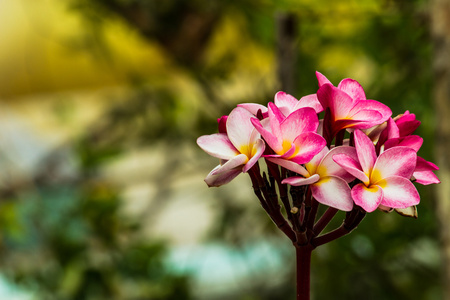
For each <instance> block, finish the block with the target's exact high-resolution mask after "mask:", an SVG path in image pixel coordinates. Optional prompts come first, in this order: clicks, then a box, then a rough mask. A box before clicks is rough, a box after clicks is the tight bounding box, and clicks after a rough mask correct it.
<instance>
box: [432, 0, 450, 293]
mask: <svg viewBox="0 0 450 300" xmlns="http://www.w3.org/2000/svg"><path fill="white" fill-rule="evenodd" d="M431 31H432V38H433V44H434V63H433V71H434V82H435V85H434V105H435V111H436V123H437V125H438V126H437V129H436V147H435V148H436V155H437V160H436V161H437V165H438V166H439V168H440V170H439V174H438V176H439V178H440V180H441V182H442V184H439V185H437V186H436V189H437V203H436V209H437V216H438V218H439V221H440V225H441V226H440V235H441V243H442V255H443V258H444V262H445V263H444V264H443V268H444V270H443V271H444V282H443V285H442V286H443V287H444V289H445V290H444V299H446V300H450V222H449V220H450V184H449V182H450V154H449V149H450V0H432V1H431Z"/></svg>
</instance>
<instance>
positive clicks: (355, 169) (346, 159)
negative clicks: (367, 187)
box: [333, 154, 369, 184]
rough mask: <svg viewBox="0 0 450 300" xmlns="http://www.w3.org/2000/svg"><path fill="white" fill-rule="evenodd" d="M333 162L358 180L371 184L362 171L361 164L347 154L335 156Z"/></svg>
mask: <svg viewBox="0 0 450 300" xmlns="http://www.w3.org/2000/svg"><path fill="white" fill-rule="evenodd" d="M333 160H334V162H335V163H337V164H338V165H339V166H341V167H342V168H344V170H346V171H347V172H348V173H350V174H351V175H353V176H354V177H356V178H358V179H359V180H361V181H362V182H365V183H367V184H369V177H368V176H367V175H366V174H365V173H364V172H363V171H362V168H361V165H360V163H359V162H358V161H357V160H355V159H354V158H353V157H351V156H348V155H347V154H336V155H333Z"/></svg>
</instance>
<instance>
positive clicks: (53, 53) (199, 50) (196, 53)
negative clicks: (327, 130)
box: [0, 0, 448, 300]
mask: <svg viewBox="0 0 450 300" xmlns="http://www.w3.org/2000/svg"><path fill="white" fill-rule="evenodd" d="M286 16H288V17H290V18H291V20H295V22H294V23H293V26H292V28H291V32H290V33H291V36H293V39H292V40H291V42H293V46H294V48H293V49H294V51H293V53H291V55H292V58H293V59H292V60H288V61H287V62H286V58H284V60H283V57H282V56H280V55H278V56H277V53H280V47H283V41H282V39H280V35H281V33H280V30H279V27H277V26H279V25H280V20H281V19H282V18H283V17H286ZM0 24H1V26H0V41H1V44H0V101H1V102H0V108H1V109H0V124H1V126H0V197H1V200H0V274H1V276H0V282H1V284H0V299H21V300H22V299H27V300H36V299H64V300H66V299H67V300H69V299H70V300H72V299H74V300H75V299H80V300H81V299H87V300H91V299H96V300H97V299H99V300H101V299H124V300H125V299H126V300H138V299H152V300H153V299H158V300H163V299H174V300H175V299H177V300H184V299H205V300H206V299H213V300H215V299H218V300H222V299H223V300H225V299H238V300H259V299H294V296H295V281H294V259H295V256H294V249H293V247H292V246H291V245H290V242H289V240H288V239H287V238H285V237H284V236H282V235H281V234H280V233H279V232H278V231H277V230H276V228H275V226H274V225H273V224H272V223H271V222H270V220H269V218H268V217H267V216H266V215H265V213H264V211H263V210H262V208H261V207H260V206H259V203H258V200H257V198H256V197H255V196H254V195H253V194H252V189H251V183H250V180H249V178H248V177H247V176H244V175H240V176H239V177H238V178H237V179H236V180H234V181H233V182H232V183H230V184H229V185H227V186H224V187H221V188H211V189H208V188H207V186H206V184H205V183H204V182H203V179H204V177H205V176H206V174H207V173H208V172H209V171H210V170H211V169H212V168H213V167H214V166H215V165H216V164H217V161H216V159H214V158H211V157H209V156H208V155H207V154H206V153H204V152H203V151H202V150H201V149H199V148H198V147H197V145H196V144H195V140H196V138H197V137H198V136H200V135H203V134H211V133H214V132H216V130H217V129H216V118H217V117H219V116H221V115H224V114H228V113H229V112H230V111H231V109H232V108H234V107H235V106H236V104H238V103H240V102H257V103H261V104H266V103H267V102H268V101H272V99H273V96H274V94H275V93H276V92H277V91H278V90H280V89H287V92H289V93H291V94H292V95H294V96H295V97H297V98H300V97H301V96H303V95H306V94H310V93H314V92H316V90H317V81H316V78H315V74H314V72H315V71H316V70H317V71H320V72H322V73H323V74H324V75H326V76H327V77H328V78H329V79H330V80H331V81H332V82H333V83H334V84H337V83H338V82H339V81H340V80H341V79H342V78H346V77H351V78H353V79H356V80H358V81H359V82H360V83H361V84H362V86H363V87H364V88H365V91H366V95H367V97H368V98H369V99H376V100H379V101H381V102H383V103H385V104H387V105H389V106H390V107H391V108H392V111H393V114H394V116H395V115H397V114H401V113H403V112H404V111H405V110H410V111H411V112H412V113H415V114H416V115H417V117H418V119H419V120H421V121H422V125H421V127H420V128H419V129H418V134H419V135H421V136H423V137H424V139H425V143H424V146H423V147H422V149H421V151H420V153H419V154H420V155H421V156H423V157H424V158H426V159H427V160H432V161H435V160H434V158H433V156H432V154H433V143H434V130H435V127H436V121H435V118H434V117H433V116H434V112H433V105H432V87H433V76H432V75H433V73H432V71H433V70H432V60H433V57H432V55H433V51H432V50H433V49H432V43H431V38H430V9H429V3H428V2H427V1H421V0H415V1H402V0H392V1H389V0H384V1H376V0H365V1H345V2H343V1H325V0H319V1H317V0H315V1H311V0H298V1H297V0H281V1H269V0H240V1H234V0H229V1H220V0H208V1H206V0H202V1H201V0H189V1H188V0H147V1H145V0H64V1H61V0H60V1H57V0H38V1H36V0H1V1H0ZM280 65H281V66H284V67H285V68H288V69H289V68H290V70H293V71H292V73H291V80H292V83H291V84H290V85H286V84H285V83H283V82H280V80H279V78H280V75H278V70H279V67H280ZM418 189H419V191H420V193H421V197H422V202H421V204H420V205H419V207H418V209H419V218H418V219H417V220H414V219H408V218H402V217H400V216H399V215H396V214H385V213H382V212H380V211H377V212H374V213H371V214H369V215H368V216H367V217H366V218H365V220H364V221H363V222H362V224H361V225H360V226H359V227H358V228H357V229H356V230H355V231H354V232H353V233H352V234H350V235H348V236H346V237H344V238H342V239H339V240H337V241H335V242H333V243H330V244H327V245H324V246H322V247H320V248H318V249H317V250H316V251H315V252H314V253H313V261H312V296H313V299H442V298H443V297H444V292H443V275H442V274H443V263H442V259H441V254H440V253H441V250H440V241H439V229H440V227H439V226H445V224H441V225H440V224H439V223H438V221H437V218H436V213H435V209H434V207H435V205H436V199H435V196H434V192H433V187H430V186H428V187H422V186H419V187H418ZM341 220H342V218H341V219H340V217H339V215H338V217H337V221H336V222H337V223H336V224H338V223H340V221H341ZM447 226H448V225H447ZM1 293H3V294H1Z"/></svg>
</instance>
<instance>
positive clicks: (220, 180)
mask: <svg viewBox="0 0 450 300" xmlns="http://www.w3.org/2000/svg"><path fill="white" fill-rule="evenodd" d="M251 118H253V115H252V114H251V113H250V112H249V111H247V110H246V109H244V108H241V107H237V108H235V109H233V111H231V113H230V115H229V116H228V118H223V117H222V118H221V119H219V120H224V119H225V120H226V133H223V132H222V133H215V134H211V135H204V136H201V137H199V138H198V139H197V144H198V145H199V146H200V148H202V149H203V150H204V151H205V152H206V153H208V154H209V155H211V156H214V157H217V158H220V159H221V164H220V165H218V166H217V167H216V168H214V169H213V170H212V171H211V172H210V173H209V174H208V176H206V178H205V182H206V183H207V184H208V186H220V185H223V184H225V183H228V182H230V181H231V180H232V179H234V178H235V177H236V176H237V175H239V174H240V173H241V172H247V171H248V170H249V169H250V168H251V167H252V166H253V165H254V164H255V163H256V162H257V161H258V159H259V158H260V157H261V155H262V154H263V152H264V149H265V144H264V141H263V140H262V139H261V136H260V134H259V133H258V131H256V129H255V128H254V127H253V125H252V123H251V121H250V119H251ZM222 122H223V121H222ZM220 123H221V122H220V121H219V124H220ZM221 131H222V130H221ZM222 162H223V163H222Z"/></svg>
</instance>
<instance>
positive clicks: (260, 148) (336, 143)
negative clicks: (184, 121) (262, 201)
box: [197, 72, 439, 216]
mask: <svg viewBox="0 0 450 300" xmlns="http://www.w3.org/2000/svg"><path fill="white" fill-rule="evenodd" d="M316 76H317V79H318V84H319V89H318V91H317V93H316V94H312V95H308V96H305V97H302V98H301V99H300V100H297V99H296V98H294V97H293V96H291V95H289V94H286V93H284V92H278V93H277V94H276V95H275V99H274V102H269V103H268V105H267V107H266V106H263V105H260V104H252V103H244V104H239V105H238V106H237V107H236V108H234V109H233V110H232V111H231V113H230V114H229V115H228V116H223V117H221V118H219V119H218V123H219V133H216V134H212V135H205V136H201V137H199V138H198V140H197V144H198V145H199V146H200V147H201V148H202V149H203V150H204V151H206V152H207V153H208V154H210V155H212V156H214V157H217V158H219V159H220V165H218V166H217V167H216V168H214V169H213V170H212V171H211V172H210V173H209V174H208V175H207V177H206V179H205V182H206V183H207V184H208V186H220V185H223V184H226V183H228V182H230V181H231V180H232V179H233V178H235V177H236V176H237V175H239V174H240V173H242V172H243V173H249V174H250V176H251V177H252V182H253V183H254V186H255V185H256V186H257V187H259V188H260V187H261V186H262V185H264V184H266V183H267V184H268V185H270V184H271V183H270V182H271V181H272V186H273V184H274V182H275V181H276V182H277V184H278V185H279V190H280V193H281V188H280V186H283V190H284V189H286V190H287V188H286V185H290V186H291V189H302V191H303V194H307V193H309V194H310V196H311V197H312V199H314V200H315V201H317V202H318V203H321V204H324V205H327V206H329V207H332V208H334V209H336V210H342V211H352V210H353V209H354V208H355V207H358V208H360V209H361V210H363V211H364V212H372V211H374V210H376V209H377V208H378V209H381V210H384V211H391V210H394V209H395V210H396V211H397V212H399V213H401V214H403V215H409V216H414V215H415V213H416V212H415V205H417V204H418V203H419V201H420V197H419V193H418V192H417V189H416V188H415V186H414V184H413V182H416V183H419V184H423V185H428V184H432V183H439V179H438V178H437V177H436V175H435V174H434V173H433V171H435V170H437V169H438V167H437V166H436V165H435V164H433V163H431V162H428V161H426V160H425V159H423V158H421V157H419V156H418V155H417V152H418V151H419V149H420V147H421V146H422V142H423V139H422V138H421V137H420V136H418V135H414V134H413V133H414V131H415V130H416V129H417V127H418V126H419V125H420V121H418V120H416V117H415V115H414V114H411V113H410V112H408V111H406V112H405V113H404V114H402V115H399V116H397V117H394V118H392V117H391V115H392V112H391V110H390V109H389V107H387V106H386V105H384V104H382V103H380V102H378V101H375V100H368V99H366V95H365V92H364V90H363V88H362V87H361V85H360V84H359V83H358V82H357V81H355V80H353V79H349V78H347V79H344V80H342V81H341V82H340V83H339V84H338V85H337V86H334V85H333V84H332V83H331V82H330V81H329V80H328V79H327V78H326V77H325V76H324V75H322V74H321V73H319V72H316ZM319 116H321V117H322V119H319ZM261 158H263V159H264V161H265V162H266V163H267V167H268V168H267V169H268V174H269V176H270V177H271V179H270V180H267V178H266V177H264V178H263V180H262V182H263V184H262V185H261V184H260V183H261V180H259V179H258V178H257V177H258V176H259V174H260V173H259V172H260V167H259V163H258V161H259V160H260V159H261ZM255 172H257V173H258V174H257V175H255ZM252 174H253V175H252ZM280 197H283V195H280ZM281 200H282V201H283V199H281ZM293 201H294V200H293ZM302 205H303V206H304V205H305V204H304V203H303V204H302ZM288 206H289V208H291V209H293V208H295V209H294V210H293V213H295V212H296V210H297V209H301V208H302V207H301V206H300V207H296V206H295V205H294V204H292V205H290V204H288Z"/></svg>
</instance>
